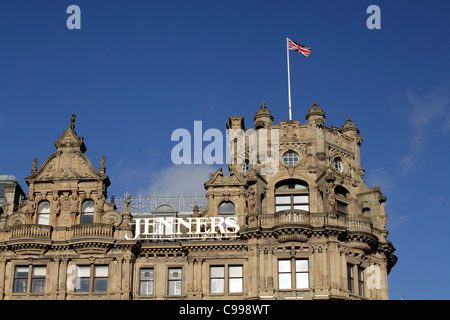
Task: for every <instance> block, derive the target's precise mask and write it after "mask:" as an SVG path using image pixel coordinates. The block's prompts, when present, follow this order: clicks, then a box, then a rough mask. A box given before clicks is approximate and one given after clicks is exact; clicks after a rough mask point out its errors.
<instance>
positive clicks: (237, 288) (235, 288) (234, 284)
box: [229, 278, 243, 292]
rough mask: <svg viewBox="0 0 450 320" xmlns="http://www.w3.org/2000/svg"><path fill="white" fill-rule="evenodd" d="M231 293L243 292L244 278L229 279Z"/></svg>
mask: <svg viewBox="0 0 450 320" xmlns="http://www.w3.org/2000/svg"><path fill="white" fill-rule="evenodd" d="M229 285H230V288H229V291H230V292H242V291H243V288H242V278H230V279H229Z"/></svg>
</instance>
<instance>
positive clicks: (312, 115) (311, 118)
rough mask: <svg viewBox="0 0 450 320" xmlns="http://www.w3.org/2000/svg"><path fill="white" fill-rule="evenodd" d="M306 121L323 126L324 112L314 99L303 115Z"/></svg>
mask: <svg viewBox="0 0 450 320" xmlns="http://www.w3.org/2000/svg"><path fill="white" fill-rule="evenodd" d="M305 119H306V123H308V124H311V123H315V124H316V125H317V126H318V127H321V128H323V127H324V126H325V112H324V111H323V110H322V109H321V108H319V105H318V104H317V102H316V100H314V101H313V104H312V105H311V108H310V109H309V111H308V113H307V114H306V116H305Z"/></svg>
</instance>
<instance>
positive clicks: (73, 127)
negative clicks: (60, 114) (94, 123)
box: [69, 113, 77, 130]
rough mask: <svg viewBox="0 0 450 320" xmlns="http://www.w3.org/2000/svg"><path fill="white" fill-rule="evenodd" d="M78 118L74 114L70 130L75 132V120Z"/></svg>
mask: <svg viewBox="0 0 450 320" xmlns="http://www.w3.org/2000/svg"><path fill="white" fill-rule="evenodd" d="M76 118H77V116H76V114H75V113H72V117H71V118H70V125H69V128H70V129H72V130H74V129H75V119H76Z"/></svg>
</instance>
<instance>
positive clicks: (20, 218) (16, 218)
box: [6, 212, 27, 227]
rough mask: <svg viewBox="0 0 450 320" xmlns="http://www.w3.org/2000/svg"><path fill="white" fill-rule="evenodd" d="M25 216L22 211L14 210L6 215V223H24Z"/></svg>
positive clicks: (12, 225)
mask: <svg viewBox="0 0 450 320" xmlns="http://www.w3.org/2000/svg"><path fill="white" fill-rule="evenodd" d="M26 219H27V218H26V216H25V214H23V213H19V212H15V213H13V214H12V215H10V216H9V217H8V222H7V223H6V225H7V226H8V227H15V226H19V225H21V224H26Z"/></svg>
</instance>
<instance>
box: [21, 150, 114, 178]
mask: <svg viewBox="0 0 450 320" xmlns="http://www.w3.org/2000/svg"><path fill="white" fill-rule="evenodd" d="M62 179H64V180H67V179H80V180H84V179H107V176H106V175H104V174H102V173H100V172H98V171H97V170H95V169H94V167H93V166H92V164H91V162H90V161H89V159H88V158H87V157H86V156H85V155H84V154H83V153H81V152H79V151H78V152H64V151H58V152H56V153H54V154H53V155H51V156H50V157H49V158H48V159H47V160H46V161H45V162H44V163H43V164H42V166H41V168H39V170H37V171H36V172H35V173H34V174H32V175H31V176H29V177H27V178H26V179H25V180H27V181H31V180H33V181H48V180H62Z"/></svg>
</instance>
